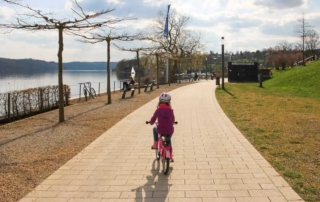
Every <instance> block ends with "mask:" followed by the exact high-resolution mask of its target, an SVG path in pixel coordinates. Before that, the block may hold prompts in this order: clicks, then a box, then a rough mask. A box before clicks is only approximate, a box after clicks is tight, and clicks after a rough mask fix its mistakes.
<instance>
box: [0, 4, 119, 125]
mask: <svg viewBox="0 0 320 202" xmlns="http://www.w3.org/2000/svg"><path fill="white" fill-rule="evenodd" d="M3 1H4V2H6V3H8V4H12V5H15V6H18V7H22V8H24V9H26V10H27V11H28V12H29V13H24V14H18V15H17V17H16V22H13V23H9V24H1V23H0V28H5V29H6V32H7V33H10V32H11V31H13V30H27V31H39V30H57V31H58V39H59V49H58V80H59V81H58V82H59V122H64V120H65V118H64V99H63V79H62V78H63V77H62V70H63V62H62V60H63V58H62V52H63V33H71V34H72V33H74V32H78V31H82V30H93V29H95V28H99V27H104V26H110V25H113V24H116V23H118V22H120V21H122V20H123V19H118V18H110V19H109V20H106V19H103V20H99V19H98V17H100V16H102V15H105V14H108V13H110V12H112V11H114V10H115V9H107V10H102V11H100V12H97V13H86V12H85V11H84V10H83V8H82V7H81V6H80V5H79V4H78V2H77V0H74V2H75V7H76V8H72V11H73V12H74V13H75V14H76V16H78V17H76V18H73V19H65V18H63V19H61V20H60V19H55V18H51V17H50V16H51V14H50V13H49V14H44V13H43V11H41V10H36V9H34V8H31V7H29V6H28V5H23V4H20V3H18V2H17V1H14V0H12V1H11V0H3ZM94 19H96V20H94Z"/></svg>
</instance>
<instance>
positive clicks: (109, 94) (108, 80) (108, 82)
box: [107, 39, 111, 104]
mask: <svg viewBox="0 0 320 202" xmlns="http://www.w3.org/2000/svg"><path fill="white" fill-rule="evenodd" d="M110 41H111V39H107V43H108V50H107V54H108V55H107V94H108V104H111V89H110Z"/></svg>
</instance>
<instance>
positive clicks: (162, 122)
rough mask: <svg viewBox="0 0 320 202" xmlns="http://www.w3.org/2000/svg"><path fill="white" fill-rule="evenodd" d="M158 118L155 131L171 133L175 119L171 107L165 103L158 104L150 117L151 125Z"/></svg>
mask: <svg viewBox="0 0 320 202" xmlns="http://www.w3.org/2000/svg"><path fill="white" fill-rule="evenodd" d="M157 119H158V125H157V131H158V133H159V134H166V135H172V134H173V132H174V128H173V124H174V121H175V118H174V114H173V109H172V108H171V107H170V106H168V105H166V104H160V106H159V107H158V108H157V110H156V111H155V112H154V114H153V116H152V117H151V119H150V124H151V125H153V124H154V123H155V121H156V120H157Z"/></svg>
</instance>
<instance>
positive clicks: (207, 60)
mask: <svg viewBox="0 0 320 202" xmlns="http://www.w3.org/2000/svg"><path fill="white" fill-rule="evenodd" d="M206 80H208V58H206Z"/></svg>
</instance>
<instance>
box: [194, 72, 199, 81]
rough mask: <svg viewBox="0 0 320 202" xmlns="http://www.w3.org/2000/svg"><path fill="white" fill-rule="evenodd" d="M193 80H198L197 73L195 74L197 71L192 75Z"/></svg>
mask: <svg viewBox="0 0 320 202" xmlns="http://www.w3.org/2000/svg"><path fill="white" fill-rule="evenodd" d="M194 80H195V81H197V80H198V74H197V72H196V73H195V75H194Z"/></svg>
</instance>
